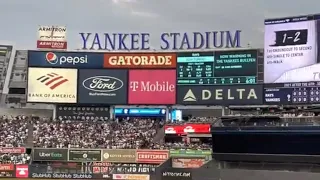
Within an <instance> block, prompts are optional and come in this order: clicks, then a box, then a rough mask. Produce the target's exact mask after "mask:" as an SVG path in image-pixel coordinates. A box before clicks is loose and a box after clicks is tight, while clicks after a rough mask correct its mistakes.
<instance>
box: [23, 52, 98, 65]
mask: <svg viewBox="0 0 320 180" xmlns="http://www.w3.org/2000/svg"><path fill="white" fill-rule="evenodd" d="M28 66H29V67H63V68H79V69H91V68H103V53H92V52H52V51H28Z"/></svg>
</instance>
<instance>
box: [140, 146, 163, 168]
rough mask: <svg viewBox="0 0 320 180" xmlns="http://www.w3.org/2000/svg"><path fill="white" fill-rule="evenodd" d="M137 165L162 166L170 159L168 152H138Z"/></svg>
mask: <svg viewBox="0 0 320 180" xmlns="http://www.w3.org/2000/svg"><path fill="white" fill-rule="evenodd" d="M136 155H137V163H155V164H161V163H163V162H165V161H166V160H168V159H169V151H168V150H141V149H138V150H137V154H136Z"/></svg>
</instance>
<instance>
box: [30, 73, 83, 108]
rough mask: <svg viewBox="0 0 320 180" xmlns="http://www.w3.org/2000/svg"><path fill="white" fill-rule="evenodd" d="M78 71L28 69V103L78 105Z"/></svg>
mask: <svg viewBox="0 0 320 180" xmlns="http://www.w3.org/2000/svg"><path fill="white" fill-rule="evenodd" d="M77 71H78V70H76V69H56V68H28V97H27V101H28V102H44V103H76V102H77Z"/></svg>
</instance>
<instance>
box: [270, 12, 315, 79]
mask: <svg viewBox="0 0 320 180" xmlns="http://www.w3.org/2000/svg"><path fill="white" fill-rule="evenodd" d="M316 17H317V18H316ZM318 26H319V19H318V16H313V15H306V16H300V17H285V18H278V19H267V20H265V30H264V32H265V33H264V34H265V36H264V43H265V44H264V83H290V82H309V81H319V80H320V76H318V75H319V69H320V65H319V60H320V59H319V56H318V54H319V49H318V47H317V46H318V41H319V39H318V38H317V37H318V36H319V32H318V31H317V29H318V28H319V27H318Z"/></svg>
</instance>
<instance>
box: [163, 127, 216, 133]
mask: <svg viewBox="0 0 320 180" xmlns="http://www.w3.org/2000/svg"><path fill="white" fill-rule="evenodd" d="M164 131H165V134H179V135H186V134H209V133H210V124H183V125H165V127H164Z"/></svg>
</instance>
